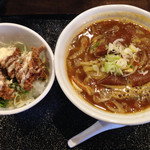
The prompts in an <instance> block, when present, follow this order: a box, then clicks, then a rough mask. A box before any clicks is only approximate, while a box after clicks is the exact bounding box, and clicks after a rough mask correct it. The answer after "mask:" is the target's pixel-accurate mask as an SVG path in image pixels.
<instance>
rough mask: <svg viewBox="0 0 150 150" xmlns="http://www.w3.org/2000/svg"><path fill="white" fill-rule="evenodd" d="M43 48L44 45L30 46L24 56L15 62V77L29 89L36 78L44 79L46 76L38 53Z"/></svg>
mask: <svg viewBox="0 0 150 150" xmlns="http://www.w3.org/2000/svg"><path fill="white" fill-rule="evenodd" d="M43 50H45V47H43V46H42V47H40V48H35V47H34V48H33V47H32V48H31V51H30V52H28V53H27V54H26V55H25V57H23V58H22V62H21V64H20V62H18V63H17V64H16V66H17V67H16V78H17V81H18V82H19V83H20V85H21V86H22V87H23V88H24V89H26V90H30V89H31V88H32V84H33V82H34V81H35V80H37V79H39V78H40V79H42V80H45V79H46V78H47V74H48V73H47V72H46V70H45V68H44V66H43V63H42V61H41V59H40V58H39V55H40V53H41V52H42V51H43Z"/></svg>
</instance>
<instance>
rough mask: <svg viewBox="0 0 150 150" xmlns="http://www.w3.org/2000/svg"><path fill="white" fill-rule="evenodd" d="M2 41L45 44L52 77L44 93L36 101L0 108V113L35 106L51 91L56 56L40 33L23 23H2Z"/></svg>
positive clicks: (14, 111)
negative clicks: (18, 106)
mask: <svg viewBox="0 0 150 150" xmlns="http://www.w3.org/2000/svg"><path fill="white" fill-rule="evenodd" d="M0 41H1V42H4V43H9V42H16V41H20V42H23V43H25V44H27V45H28V46H29V47H30V46H33V47H40V46H41V45H44V46H45V47H46V49H47V57H48V60H49V64H50V78H49V81H48V84H47V86H46V88H45V90H44V91H43V93H42V94H41V95H40V96H39V97H37V98H36V99H35V100H34V101H32V102H31V103H29V104H28V105H25V106H23V107H20V108H15V109H7V108H6V109H0V115H10V114H16V113H19V112H22V111H25V110H27V109H29V108H31V107H33V106H34V105H36V104H37V103H38V102H40V101H41V100H42V99H43V98H44V97H45V96H46V94H47V93H48V92H49V90H50V88H51V87H52V85H53V82H54V78H55V75H54V56H53V53H52V50H51V48H50V47H49V45H48V44H47V42H46V41H45V40H44V39H43V38H42V37H41V36H40V35H39V34H37V33H36V32H35V31H33V30H31V29H29V28H27V27H25V26H22V25H18V24H13V23H0Z"/></svg>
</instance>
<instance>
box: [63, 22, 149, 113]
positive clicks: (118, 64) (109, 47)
mask: <svg viewBox="0 0 150 150" xmlns="http://www.w3.org/2000/svg"><path fill="white" fill-rule="evenodd" d="M66 66H67V67H66V68H67V74H68V77H69V80H70V82H71V84H72V85H73V87H74V88H75V90H76V91H77V92H78V93H79V94H80V95H81V96H82V97H83V99H85V100H86V101H88V102H89V103H91V104H92V105H94V106H96V107H98V108H100V109H103V110H106V111H110V112H114V113H132V112H138V111H142V110H144V109H146V108H148V107H149V106H150V31H149V30H148V29H146V28H144V27H142V26H141V25H138V24H136V23H134V22H131V21H125V22H124V21H122V20H119V19H115V20H113V19H112V20H103V21H99V22H96V23H93V24H91V25H90V26H88V27H86V28H85V29H84V30H82V32H80V33H79V34H78V35H77V36H76V37H75V38H74V39H73V40H72V43H71V44H70V46H69V48H68V55H67V58H66Z"/></svg>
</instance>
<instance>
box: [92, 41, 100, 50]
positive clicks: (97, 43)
mask: <svg viewBox="0 0 150 150" xmlns="http://www.w3.org/2000/svg"><path fill="white" fill-rule="evenodd" d="M99 44H100V43H99V42H97V43H96V44H95V45H94V46H93V47H91V49H94V48H96V47H97V46H98V45H99Z"/></svg>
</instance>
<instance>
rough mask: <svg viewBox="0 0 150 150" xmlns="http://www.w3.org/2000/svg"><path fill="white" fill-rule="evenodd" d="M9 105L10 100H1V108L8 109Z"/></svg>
mask: <svg viewBox="0 0 150 150" xmlns="http://www.w3.org/2000/svg"><path fill="white" fill-rule="evenodd" d="M7 103H8V100H4V99H2V98H1V99H0V107H4V108H5V107H6V106H7Z"/></svg>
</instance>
